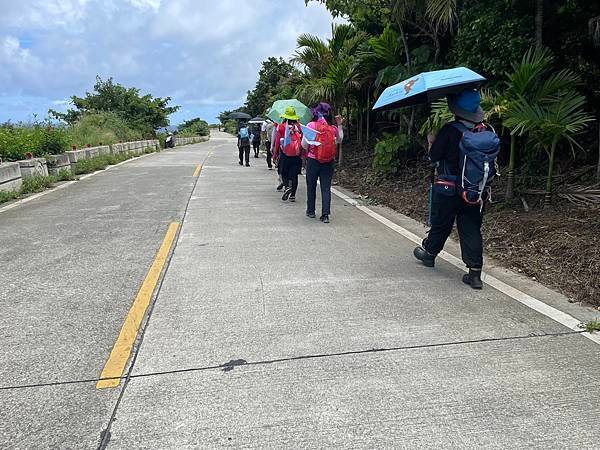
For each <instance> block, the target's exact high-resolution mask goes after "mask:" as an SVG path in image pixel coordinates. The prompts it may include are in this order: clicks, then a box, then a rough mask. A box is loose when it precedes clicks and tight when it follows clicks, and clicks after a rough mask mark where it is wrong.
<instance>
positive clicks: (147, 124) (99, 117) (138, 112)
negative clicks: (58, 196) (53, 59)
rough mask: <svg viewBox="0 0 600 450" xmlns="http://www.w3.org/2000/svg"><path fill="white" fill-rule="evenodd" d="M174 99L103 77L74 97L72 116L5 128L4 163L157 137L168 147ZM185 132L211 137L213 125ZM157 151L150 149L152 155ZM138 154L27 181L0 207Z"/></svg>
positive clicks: (1, 137)
mask: <svg viewBox="0 0 600 450" xmlns="http://www.w3.org/2000/svg"><path fill="white" fill-rule="evenodd" d="M170 100H171V99H170V98H168V97H167V98H164V99H162V98H154V97H153V96H151V95H149V94H146V95H141V94H140V91H139V90H138V89H135V88H126V87H124V86H121V85H120V84H118V83H115V82H114V81H113V80H112V78H109V79H108V80H106V81H104V80H102V79H101V78H99V77H98V78H97V79H96V84H95V85H94V89H93V91H92V92H91V93H90V92H88V93H86V95H85V96H84V97H77V96H73V97H72V98H71V101H72V104H73V109H70V110H68V111H67V112H66V113H60V112H57V111H52V110H50V111H49V118H48V119H46V120H43V121H39V120H34V121H33V122H32V123H27V124H25V123H18V124H13V123H4V124H0V160H1V161H4V162H9V161H18V160H23V159H27V158H28V157H47V156H48V155H58V154H61V153H64V152H65V151H67V150H71V149H73V148H85V147H94V146H99V145H110V144H116V143H119V142H128V141H138V140H146V139H157V138H158V139H159V140H161V145H162V147H163V148H164V136H162V139H160V138H161V136H159V133H158V132H157V131H156V130H158V129H160V128H164V127H166V126H168V125H169V119H168V117H169V115H170V114H172V113H174V112H176V111H177V110H178V108H179V107H177V106H169V103H170ZM182 134H183V135H186V136H188V135H189V136H192V135H197V134H199V135H202V136H205V135H207V134H209V130H208V124H207V123H206V122H204V121H202V120H200V119H194V120H192V121H189V122H186V123H185V124H184V130H183V132H182ZM153 151H154V150H153V149H147V150H146V153H151V152H153ZM136 156H137V155H136V154H133V153H119V154H114V155H113V154H111V155H103V156H98V157H96V158H92V159H86V160H82V161H79V162H77V163H76V164H75V165H74V167H73V173H70V172H68V171H61V172H60V173H59V174H58V175H57V176H52V175H51V176H41V175H38V176H34V177H28V178H24V179H23V184H22V186H21V188H20V189H19V190H18V191H16V192H3V191H0V204H1V203H5V202H7V201H11V200H16V199H19V198H22V197H25V196H27V195H30V194H33V193H36V192H40V191H43V190H44V189H47V188H49V187H52V186H53V185H55V184H56V183H59V182H62V181H71V180H75V179H76V177H77V175H83V174H87V173H92V172H96V171H98V170H104V169H106V167H108V166H110V165H114V164H118V163H120V162H123V161H126V160H128V159H131V158H134V157H136Z"/></svg>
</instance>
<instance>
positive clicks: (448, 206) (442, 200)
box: [373, 67, 500, 289]
mask: <svg viewBox="0 0 600 450" xmlns="http://www.w3.org/2000/svg"><path fill="white" fill-rule="evenodd" d="M484 81H485V78H484V77H482V76H481V75H479V74H478V73H476V72H474V71H472V70H470V69H468V68H466V67H457V68H454V69H446V70H438V71H433V72H424V73H421V74H418V75H416V76H414V77H412V78H409V79H408V80H405V81H403V82H401V83H399V84H397V85H394V86H390V87H389V88H387V89H386V90H385V91H384V92H383V93H382V94H381V96H380V97H379V99H378V100H377V102H376V104H375V106H374V108H373V109H374V110H390V109H396V108H401V107H405V106H414V105H418V104H423V103H428V102H432V101H435V100H437V99H440V98H443V97H446V98H447V100H448V107H449V109H450V111H451V112H452V113H453V114H454V116H455V120H454V121H453V122H452V123H449V124H446V125H445V126H444V127H443V128H442V129H441V130H440V132H439V133H438V135H437V136H436V137H435V140H434V141H433V142H432V143H431V147H430V152H429V158H430V160H431V162H432V165H433V166H434V167H437V172H438V174H437V176H435V177H434V179H433V182H432V185H431V189H430V201H429V222H430V223H429V225H430V226H431V229H430V230H429V233H428V236H427V238H426V239H425V240H424V241H423V243H422V245H421V246H419V247H417V248H415V250H414V252H413V253H414V256H415V257H416V258H417V259H418V260H420V261H421V262H422V263H423V264H424V265H425V266H426V267H434V266H435V259H436V257H437V255H438V254H439V253H440V252H441V251H442V250H443V248H444V245H445V243H446V240H447V239H448V236H450V233H451V232H452V228H453V227H454V223H455V222H456V224H457V228H458V234H459V237H460V246H461V253H462V258H463V261H464V263H465V265H466V266H467V268H468V269H469V273H468V274H466V275H464V277H463V282H464V283H466V284H468V285H470V286H471V287H472V288H473V289H481V288H482V287H483V282H482V280H481V270H482V267H483V240H482V236H481V224H482V218H483V209H484V208H483V205H484V203H485V201H486V200H487V199H488V198H489V182H490V181H491V180H492V179H493V177H494V175H495V174H496V164H495V163H496V157H497V155H498V151H499V145H500V144H499V139H498V136H497V135H496V133H495V132H494V131H493V129H490V128H491V127H488V126H486V125H484V124H483V120H484V112H483V109H482V108H481V97H480V93H479V91H478V88H479V87H480V86H481V84H482V83H483V82H484Z"/></svg>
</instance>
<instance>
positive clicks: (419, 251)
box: [413, 247, 435, 267]
mask: <svg viewBox="0 0 600 450" xmlns="http://www.w3.org/2000/svg"><path fill="white" fill-rule="evenodd" d="M413 255H415V258H417V259H418V260H419V261H421V262H422V263H423V265H424V266H425V267H434V266H435V255H432V254H431V253H429V252H428V251H427V250H425V249H424V248H423V247H417V248H415V250H414V251H413Z"/></svg>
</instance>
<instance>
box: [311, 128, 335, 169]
mask: <svg viewBox="0 0 600 450" xmlns="http://www.w3.org/2000/svg"><path fill="white" fill-rule="evenodd" d="M315 129H316V130H317V131H318V132H319V134H317V142H319V143H320V144H321V145H317V146H315V147H314V148H313V153H314V154H315V157H316V159H317V161H319V162H320V163H329V162H331V161H333V160H335V156H336V154H337V145H336V143H335V131H334V128H333V127H332V126H331V125H329V124H328V123H326V122H321V121H319V122H317V126H316V128H315Z"/></svg>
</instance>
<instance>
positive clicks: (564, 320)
mask: <svg viewBox="0 0 600 450" xmlns="http://www.w3.org/2000/svg"><path fill="white" fill-rule="evenodd" d="M331 192H332V193H333V194H335V195H337V196H338V197H339V198H341V199H342V200H344V201H345V202H346V203H348V204H350V205H352V206H355V207H356V208H357V209H359V210H360V211H362V212H364V213H365V214H367V215H368V216H370V217H372V218H373V219H375V220H377V221H378V222H380V223H381V224H383V225H385V226H386V227H388V228H390V229H391V230H393V231H395V232H396V233H398V234H400V235H402V236H403V237H405V238H406V239H408V240H409V241H412V242H414V243H415V244H417V245H421V242H422V241H423V238H422V237H420V236H417V235H416V234H414V233H412V232H410V231H408V230H407V229H405V228H402V227H401V226H400V225H398V224H397V223H394V222H392V221H391V220H389V219H387V218H385V217H383V216H382V215H381V214H378V213H376V212H375V211H373V210H372V209H370V208H368V207H366V206H363V205H361V204H359V203H358V202H357V201H356V200H355V199H353V198H351V197H348V196H347V195H346V194H344V193H343V192H340V191H338V190H337V189H334V188H332V189H331ZM438 257H440V258H442V259H443V260H444V261H446V262H449V263H450V264H452V265H453V266H455V267H457V268H459V269H460V270H462V271H464V272H467V269H466V267H465V264H464V263H463V262H462V261H461V260H460V259H459V258H457V257H456V256H454V255H451V254H450V253H448V252H445V251H443V252H441V253H440V254H439V255H438ZM482 279H483V280H484V281H485V283H486V284H488V285H489V286H491V287H493V288H494V289H496V290H498V291H500V292H502V293H503V294H504V295H507V296H508V297H510V298H512V299H514V300H516V301H518V302H519V303H521V304H523V305H525V306H527V307H528V308H531V309H533V310H534V311H537V312H538V313H540V314H543V315H544V316H546V317H549V318H550V319H552V320H554V321H555V322H558V323H560V324H561V325H564V326H565V327H567V328H569V329H571V330H574V331H581V328H580V326H579V325H580V324H581V321H580V320H578V319H576V318H575V317H573V316H571V315H570V314H567V313H564V312H562V311H560V310H558V309H556V308H554V307H553V306H550V305H548V304H546V303H544V302H543V301H541V300H538V299H537V298H534V297H532V296H531V295H529V294H526V293H525V292H522V291H520V290H518V289H516V288H514V287H512V286H510V285H508V284H506V283H505V282H503V281H500V280H499V279H497V278H496V277H494V276H492V275H490V274H487V273H485V272H483V273H482ZM581 335H582V336H585V337H586V338H588V339H590V340H591V341H593V342H595V343H596V344H600V334H592V333H587V332H585V333H581Z"/></svg>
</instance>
